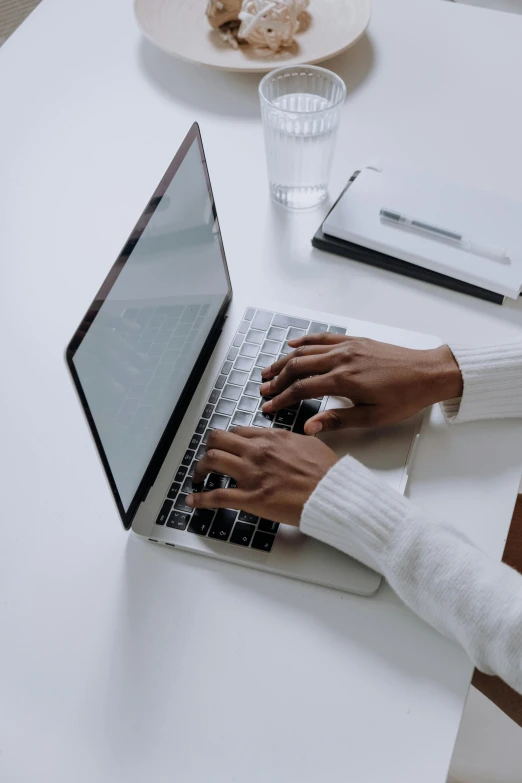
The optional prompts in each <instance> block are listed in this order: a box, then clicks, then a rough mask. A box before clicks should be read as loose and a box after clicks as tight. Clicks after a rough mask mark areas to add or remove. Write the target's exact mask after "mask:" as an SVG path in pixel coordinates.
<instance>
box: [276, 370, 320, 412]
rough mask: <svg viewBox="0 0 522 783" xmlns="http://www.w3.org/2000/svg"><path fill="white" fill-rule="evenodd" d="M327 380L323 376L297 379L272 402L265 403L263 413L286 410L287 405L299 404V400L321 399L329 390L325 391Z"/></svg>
mask: <svg viewBox="0 0 522 783" xmlns="http://www.w3.org/2000/svg"><path fill="white" fill-rule="evenodd" d="M328 378H329V376H323V375H314V377H313V378H298V379H297V380H296V381H294V383H292V385H291V386H289V387H288V389H285V390H284V391H283V392H281V394H279V395H278V396H277V397H274V399H273V400H269V401H268V402H265V404H264V405H263V412H264V413H269V412H271V411H279V410H281V408H287V407H288V406H289V405H294V404H295V403H296V402H301V400H309V399H311V398H312V397H322V396H323V395H325V394H328V393H329V389H325V379H328Z"/></svg>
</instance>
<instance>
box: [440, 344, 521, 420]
mask: <svg viewBox="0 0 522 783" xmlns="http://www.w3.org/2000/svg"><path fill="white" fill-rule="evenodd" d="M449 347H450V349H451V351H452V353H453V356H454V357H455V360H456V362H457V363H458V366H459V370H460V372H461V375H462V379H463V392H462V394H461V396H460V395H455V394H451V393H450V392H448V395H449V396H446V397H445V396H444V395H443V396H439V399H438V400H437V401H438V402H442V403H443V404H442V409H443V411H444V414H445V416H446V418H447V419H448V420H449V421H455V422H466V421H476V420H479V419H501V418H509V417H517V418H518V417H520V416H522V342H518V343H511V344H508V345H498V346H491V347H486V348H465V347H461V346H456V345H450V346H449ZM447 388H450V389H451V387H447ZM451 397H455V399H451Z"/></svg>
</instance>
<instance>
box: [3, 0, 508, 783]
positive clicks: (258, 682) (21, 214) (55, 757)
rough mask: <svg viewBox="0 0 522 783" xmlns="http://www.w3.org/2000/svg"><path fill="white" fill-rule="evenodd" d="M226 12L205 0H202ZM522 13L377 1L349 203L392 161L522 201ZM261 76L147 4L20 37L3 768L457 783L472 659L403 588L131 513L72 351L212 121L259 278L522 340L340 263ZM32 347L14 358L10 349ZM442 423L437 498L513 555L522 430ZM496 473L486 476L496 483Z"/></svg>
mask: <svg viewBox="0 0 522 783" xmlns="http://www.w3.org/2000/svg"><path fill="white" fill-rule="evenodd" d="M202 5H203V3H202ZM521 35H522V19H519V18H518V17H514V16H508V15H505V14H492V13H489V12H485V11H481V10H480V9H474V8H469V7H462V6H458V5H454V4H451V3H443V2H439V1H438V0H433V1H432V2H423V3H420V2H415V1H414V0H393V2H392V0H374V13H373V19H372V23H371V27H370V31H369V35H368V37H367V38H365V39H364V40H363V41H362V42H361V43H360V44H359V45H358V46H357V47H356V48H354V49H353V50H352V51H350V52H348V53H347V54H345V55H344V56H342V57H339V58H337V59H336V60H335V61H333V62H332V63H331V64H330V67H332V68H333V69H335V70H336V71H337V72H338V73H339V74H341V75H342V76H343V77H344V78H345V80H346V82H347V85H348V99H347V102H346V110H345V117H344V121H343V126H342V130H341V136H340V143H339V145H338V150H337V154H336V158H335V164H334V168H335V171H334V174H333V179H332V193H333V194H335V193H336V192H338V191H339V189H340V188H341V186H342V184H343V183H344V181H345V180H346V178H347V176H348V175H349V174H351V172H352V170H353V169H354V168H355V167H356V166H358V165H361V164H363V165H364V164H365V163H368V162H370V161H371V160H381V161H383V162H385V161H386V160H391V161H393V162H396V163H397V162H401V163H407V164H408V165H411V166H413V167H417V168H424V169H426V170H431V171H437V172H442V173H446V174H449V175H453V177H454V178H456V179H459V180H461V181H465V182H469V183H474V184H477V185H482V186H485V187H487V188H490V189H493V190H496V191H498V192H500V193H504V194H506V195H511V196H514V197H520V194H521V190H522V186H521V182H522V155H521V153H520V139H521V138H522V105H521V103H520V100H519V95H520V73H521V72H522V48H521V47H520V38H521ZM257 82H258V78H257V77H252V76H248V77H244V76H239V75H231V74H228V75H227V74H223V73H217V72H216V73H214V72H210V71H207V70H204V69H199V68H197V67H194V66H191V65H188V64H183V63H179V62H176V61H174V60H170V59H169V58H168V57H167V56H166V55H164V54H162V53H161V52H158V51H155V50H154V49H153V48H152V47H151V46H150V45H149V44H147V43H146V42H144V41H143V40H142V39H141V37H140V35H139V33H138V30H137V29H136V26H135V23H134V19H133V15H132V8H131V2H130V0H110V2H107V0H89V2H81V0H44V2H43V3H42V4H41V6H40V7H39V8H37V10H36V11H35V12H34V14H33V15H32V16H31V17H30V18H29V20H28V21H27V22H26V23H25V24H24V25H23V26H22V28H21V29H20V30H19V32H17V33H16V34H15V35H14V36H13V38H12V39H10V40H9V41H8V42H7V43H6V44H5V46H4V47H3V48H2V49H1V50H0V111H1V115H2V119H1V122H0V319H1V320H0V341H1V345H2V354H3V357H4V369H3V373H2V382H1V387H0V389H1V391H0V395H1V400H2V405H1V410H0V442H1V449H2V451H1V455H2V474H3V480H2V505H1V513H0V526H1V527H0V534H1V538H0V638H1V641H0V664H1V665H0V705H1V706H0V779H1V780H2V781H3V782H4V781H5V783H34V781H35V780H42V781H46V783H51V782H52V783H62V782H63V783H70V781H74V783H93V781H96V783H113V781H115V780H125V781H126V783H137V782H138V781H140V782H141V781H143V780H151V781H155V783H162V782H163V781H165V782H166V781H169V783H170V782H171V781H179V782H180V783H208V782H209V781H212V783H219V782H220V781H227V783H230V781H241V783H243V781H249V783H266V781H268V780H270V781H271V782H273V783H290V782H292V783H293V781H296V782H297V781H299V783H317V781H318V780H321V781H325V782H326V781H328V783H330V782H332V783H333V782H334V781H335V782H336V783H337V781H340V780H346V781H354V783H355V781H357V783H359V782H360V783H381V782H382V783H384V781H386V783H389V782H390V781H400V782H401V783H419V781H423V783H442V782H443V781H444V780H445V775H446V771H447V768H448V765H449V762H450V758H451V754H452V749H453V745H454V741H455V737H456V733H457V729H458V725H459V720H460V716H461V713H462V708H463V705H464V702H465V698H466V692H467V688H468V684H469V679H470V676H471V671H472V667H471V665H470V663H469V662H468V661H467V660H466V657H465V655H464V654H463V653H462V652H461V651H460V650H459V649H458V648H457V647H456V646H455V645H454V644H453V643H451V642H450V641H448V640H446V639H444V638H442V637H441V636H439V635H438V634H436V633H435V632H434V631H432V630H431V629H430V628H428V627H427V626H426V625H425V624H423V623H422V622H421V621H420V620H418V619H417V618H415V617H414V616H413V614H411V613H410V612H409V611H408V610H407V609H405V608H404V607H403V606H402V604H401V603H400V602H399V601H398V600H397V599H396V598H395V596H394V595H393V593H392V592H391V590H390V589H389V588H388V587H387V586H385V587H384V588H383V589H381V590H380V592H379V594H378V595H377V597H376V598H375V599H372V600H368V599H366V600H365V599H361V598H356V597H353V596H350V595H346V594H341V593H338V592H335V591H330V590H326V589H321V588H318V587H314V586H312V585H305V584H301V583H299V582H294V581H291V580H285V579H282V578H277V577H274V576H271V575H266V574H262V573H256V572H255V571H251V570H249V569H244V568H239V567H232V566H229V565H226V564H223V563H220V562H212V561H207V560H205V559H203V558H200V557H196V556H191V555H186V554H183V553H179V552H172V551H170V550H167V549H164V548H160V547H156V546H153V545H149V544H147V543H143V542H141V541H139V540H138V539H136V538H135V537H134V536H132V535H125V534H124V533H123V532H122V529H121V527H120V524H119V520H118V517H117V513H116V510H115V508H114V506H113V503H112V499H111V495H110V492H109V490H108V488H107V486H106V484H105V480H104V477H103V475H102V471H101V469H100V467H99V464H98V460H97V458H96V454H95V450H94V447H93V445H92V443H91V440H90V436H89V433H88V431H87V427H86V425H85V422H84V420H83V416H82V414H81V411H80V408H79V405H78V402H77V399H76V397H75V394H74V392H73V389H72V386H71V383H70V382H69V379H68V376H67V372H66V368H65V364H64V362H63V358H62V353H63V349H64V346H65V344H66V342H67V340H68V338H69V337H70V335H71V333H72V332H73V329H74V328H75V326H76V324H77V322H78V320H79V317H80V316H81V315H82V313H83V312H84V310H85V308H86V307H87V305H88V304H89V302H90V301H91V298H92V296H93V294H94V293H95V291H96V290H97V288H98V285H99V283H100V281H101V280H102V279H103V277H104V275H105V274H106V271H107V269H108V268H109V266H110V264H111V263H112V262H113V260H114V258H115V257H116V255H117V253H118V252H119V250H120V247H121V245H122V243H123V241H124V239H125V238H126V236H127V234H128V233H129V231H130V229H131V228H132V226H133V224H134V222H135V220H136V218H137V216H138V215H139V214H140V212H141V210H142V208H143V206H144V204H145V202H146V200H147V198H148V197H149V195H150V193H151V192H152V190H153V189H154V187H155V185H156V184H157V182H158V180H159V178H160V176H161V174H162V173H163V171H164V169H165V168H166V166H167V164H168V162H169V161H170V159H171V157H172V155H173V154H174V152H175V151H176V149H177V147H178V144H179V143H180V141H181V139H182V138H183V136H184V134H185V132H186V131H187V129H188V127H189V125H190V124H191V122H192V121H193V120H198V121H199V122H200V123H201V127H202V132H203V137H204V142H205V145H206V151H207V158H208V162H209V166H210V171H211V176H212V181H213V184H214V189H215V195H216V199H217V206H218V212H219V214H220V218H221V225H222V229H223V234H224V240H225V246H226V249H227V253H228V259H229V264H230V269H231V274H232V280H233V283H234V286H235V288H236V290H239V291H245V290H248V286H249V285H250V286H251V285H252V279H253V278H252V274H253V271H252V270H253V269H262V271H263V274H262V275H259V274H256V278H255V286H256V289H257V293H258V294H259V296H262V295H263V293H264V292H270V293H272V292H273V290H274V289H277V294H278V298H279V299H281V300H283V301H284V300H287V301H288V302H290V303H291V302H295V303H296V304H299V305H302V306H306V307H312V308H315V309H322V310H329V311H332V312H336V313H343V314H347V315H351V316H354V317H357V318H363V319H369V320H377V321H383V322H388V323H390V324H393V325H396V326H401V327H406V328H410V329H416V330H420V331H427V332H431V333H436V334H438V335H439V336H441V337H442V338H444V339H446V340H460V341H469V342H476V343H481V342H490V343H492V342H496V341H507V340H512V339H519V338H520V334H521V323H522V308H521V307H520V305H519V304H518V303H517V304H513V305H511V306H509V307H504V308H500V307H498V306H495V305H492V304H488V303H484V302H479V301H477V300H474V299H471V298H467V297H464V296H461V295H458V294H453V293H450V292H447V291H443V290H441V289H438V288H435V287H430V286H427V285H424V284H422V283H420V282H416V281H411V280H407V279H405V278H401V277H398V276H395V275H393V274H389V273H386V272H383V271H378V270H374V269H371V268H369V267H365V266H363V265H360V264H357V263H355V262H350V261H346V260H344V259H339V258H335V257H329V256H327V255H326V254H323V253H319V252H316V251H312V249H311V247H310V238H311V234H312V233H313V230H314V229H315V227H316V226H317V224H318V222H319V218H320V214H318V213H312V214H307V215H300V216H291V215H289V214H288V213H284V212H280V211H279V210H278V209H276V208H275V207H273V206H272V205H271V204H270V202H269V200H268V197H267V187H266V176H265V167H264V158H263V149H262V137H261V127H260V120H259V112H258V103H257V95H256V87H257ZM5 359H7V361H5ZM437 422H438V419H437V417H435V420H434V427H433V431H432V433H431V435H430V437H429V438H427V439H426V441H425V442H424V443H423V444H422V445H421V448H420V449H419V453H418V455H417V459H416V465H415V471H414V476H413V479H414V480H413V483H412V490H411V494H412V496H413V498H414V499H415V501H416V502H417V503H419V505H421V506H422V507H423V508H425V509H428V510H429V511H430V512H431V513H432V514H434V515H435V516H437V517H440V518H451V519H452V520H453V521H454V522H455V524H457V525H458V526H459V527H460V528H461V529H462V530H464V531H465V532H467V533H468V535H470V536H472V537H473V539H474V540H475V541H476V542H477V543H478V544H479V545H480V546H481V547H483V548H485V549H486V550H487V551H488V552H490V553H491V554H492V555H493V556H494V557H500V555H501V552H502V549H503V544H504V540H505V536H506V533H507V530H508V526H509V520H510V517H511V511H512V507H513V503H514V500H515V495H516V490H517V486H518V481H519V478H520V472H521V469H522V466H521V464H520V463H521V462H522V454H520V449H518V448H517V442H518V443H519V442H520V436H521V434H522V432H521V428H520V425H515V424H514V423H513V422H510V423H502V424H484V425H480V426H478V425H473V426H471V427H464V428H462V429H455V430H452V431H450V432H448V429H447V428H445V427H444V426H439V424H438V423H437ZM477 478H478V479H479V481H477Z"/></svg>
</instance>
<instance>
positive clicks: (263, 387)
mask: <svg viewBox="0 0 522 783" xmlns="http://www.w3.org/2000/svg"><path fill="white" fill-rule="evenodd" d="M269 389H270V384H269V383H262V384H261V386H260V387H259V391H260V392H261V394H264V392H267V391H268V390H269Z"/></svg>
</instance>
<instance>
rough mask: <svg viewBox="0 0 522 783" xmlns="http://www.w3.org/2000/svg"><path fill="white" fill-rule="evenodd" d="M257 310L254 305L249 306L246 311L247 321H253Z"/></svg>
mask: <svg viewBox="0 0 522 783" xmlns="http://www.w3.org/2000/svg"><path fill="white" fill-rule="evenodd" d="M254 313H255V310H254V308H253V307H249V308H248V310H247V311H246V313H245V321H251V320H252V318H253V317H254Z"/></svg>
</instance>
